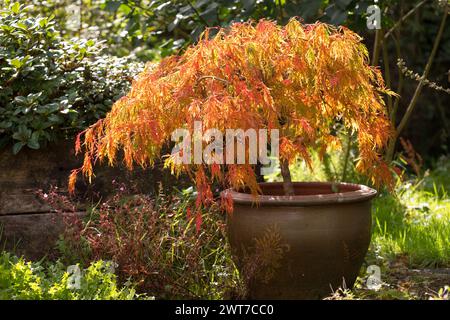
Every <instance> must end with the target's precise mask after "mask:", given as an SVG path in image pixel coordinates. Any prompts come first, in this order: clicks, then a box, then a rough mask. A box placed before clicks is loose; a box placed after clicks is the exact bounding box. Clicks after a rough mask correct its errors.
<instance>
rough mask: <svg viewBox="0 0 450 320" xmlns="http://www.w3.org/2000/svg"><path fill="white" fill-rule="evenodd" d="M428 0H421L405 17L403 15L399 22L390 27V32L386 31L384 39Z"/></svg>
mask: <svg viewBox="0 0 450 320" xmlns="http://www.w3.org/2000/svg"><path fill="white" fill-rule="evenodd" d="M427 1H428V0H423V1H421V2H419V3H418V4H416V6H415V7H414V8H412V9H411V10H409V11H408V12H407V13H406V14H405V15H404V16H403V17H401V18H400V20H398V21H397V23H396V24H394V26H393V27H392V28H390V29H389V30H388V32H386V33H385V34H384V39H387V38H388V37H389V36H390V35H391V33H392V32H393V31H394V30H395V29H397V28H398V27H399V26H400V25H401V24H402V23H403V22H404V21H405V20H406V19H408V18H409V17H410V16H411V15H412V14H413V13H414V12H416V10H417V9H419V8H420V7H421V6H422V5H424V4H425V2H427Z"/></svg>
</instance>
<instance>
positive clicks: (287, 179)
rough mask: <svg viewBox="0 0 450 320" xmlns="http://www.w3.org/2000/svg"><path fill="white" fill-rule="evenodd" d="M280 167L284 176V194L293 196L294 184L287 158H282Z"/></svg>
mask: <svg viewBox="0 0 450 320" xmlns="http://www.w3.org/2000/svg"><path fill="white" fill-rule="evenodd" d="M280 169H281V176H282V177H283V189H284V194H285V195H287V196H293V195H295V193H294V185H293V184H292V179H291V170H290V169H289V161H287V160H285V159H281V160H280Z"/></svg>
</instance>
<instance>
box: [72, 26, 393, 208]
mask: <svg viewBox="0 0 450 320" xmlns="http://www.w3.org/2000/svg"><path fill="white" fill-rule="evenodd" d="M209 33H210V31H206V32H205V33H204V34H203V36H202V37H201V39H200V40H199V42H198V43H197V44H196V45H194V46H191V47H189V48H188V49H187V50H186V51H185V52H184V53H182V54H181V55H174V56H170V57H167V58H165V59H163V60H162V61H161V62H159V63H157V64H153V63H149V64H147V66H146V68H145V70H144V71H143V72H142V73H141V74H140V75H139V77H138V79H137V80H136V81H135V82H134V83H133V85H132V88H131V91H130V92H129V93H128V95H127V96H125V97H123V98H121V99H120V100H118V101H117V102H116V103H115V104H114V106H113V108H112V110H111V111H110V112H109V113H108V114H107V115H106V117H105V118H104V119H101V120H99V121H98V122H97V123H95V124H94V125H92V126H91V127H89V128H88V129H87V130H85V131H83V132H82V133H81V134H80V135H79V136H78V139H77V142H76V151H77V152H82V151H83V152H84V163H83V166H82V168H80V169H76V170H74V171H73V172H72V174H71V177H70V179H69V187H70V189H71V190H73V188H74V185H75V180H76V177H77V174H78V173H80V171H81V173H82V174H84V175H85V176H87V177H89V178H90V177H91V176H93V174H94V173H93V164H94V163H95V162H97V161H107V162H108V163H109V164H110V165H114V164H116V160H117V158H118V154H119V151H120V150H122V151H123V161H124V163H125V164H126V166H127V167H128V168H129V169H132V168H133V165H134V164H137V165H140V166H142V167H146V166H151V165H153V164H154V161H155V160H156V159H157V158H161V157H163V156H165V155H164V154H161V153H162V150H163V146H164V145H166V144H167V143H169V142H170V141H171V134H172V132H173V131H174V130H175V129H178V128H185V129H188V130H190V131H192V130H193V124H194V121H202V123H203V125H204V127H205V128H217V129H219V130H222V131H225V129H229V128H232V129H234V128H236V129H237V128H240V129H243V130H246V129H249V128H255V129H261V128H265V129H278V130H279V137H280V140H279V142H280V163H281V169H282V175H283V178H284V179H285V182H286V186H287V187H286V188H285V191H286V193H287V194H292V186H291V187H289V180H290V174H289V167H288V164H289V163H291V162H293V161H294V160H295V159H298V158H300V159H303V160H305V161H306V162H307V163H308V164H309V165H311V159H310V151H311V150H312V148H315V149H316V150H319V151H320V154H322V155H323V154H324V153H325V152H327V150H329V148H340V147H341V141H340V138H339V136H338V135H336V133H335V132H334V130H333V125H334V124H335V123H336V122H340V123H342V125H343V126H344V127H346V128H347V129H348V130H350V132H352V133H355V134H356V137H357V142H358V149H359V158H358V160H357V165H356V169H357V170H358V171H359V172H362V173H364V174H366V175H367V176H368V177H370V178H371V179H372V181H373V182H374V183H380V182H389V180H390V179H391V174H390V170H389V167H388V165H387V164H386V163H385V162H384V161H383V159H382V156H381V153H382V150H383V148H384V147H385V146H386V144H387V141H388V139H389V137H390V135H391V133H392V128H391V124H390V122H389V119H388V117H387V115H386V110H385V105H384V102H383V98H382V94H383V93H384V94H391V92H390V91H389V90H387V89H386V88H385V86H384V81H383V78H382V76H381V73H380V71H379V70H378V69H377V68H375V67H372V66H370V65H369V62H368V61H369V59H368V52H367V49H366V47H365V46H364V45H363V44H362V42H361V40H362V39H361V37H360V36H358V35H357V34H356V33H354V32H352V31H350V30H349V29H347V28H344V27H339V28H336V27H333V26H330V25H326V24H323V23H316V24H312V25H303V24H301V23H300V22H299V21H297V20H295V19H292V20H291V21H290V22H289V23H287V25H285V26H279V25H277V24H276V23H275V22H272V21H267V20H261V21H259V22H257V23H254V22H247V23H235V24H233V25H231V26H230V27H229V28H227V29H220V30H218V32H217V34H216V35H215V36H214V37H210V34H209ZM81 138H83V139H81ZM206 142H207V141H205V143H206ZM164 159H165V163H166V165H167V166H170V167H171V168H172V170H173V171H174V172H175V173H180V172H184V173H187V174H188V175H189V176H190V177H192V179H193V180H194V181H195V184H196V187H197V191H198V196H197V208H199V207H201V206H202V205H208V204H210V203H211V202H212V201H213V193H212V191H211V185H212V183H214V182H219V183H222V184H223V186H224V187H232V188H234V189H241V188H244V187H245V188H248V189H249V190H250V191H251V193H253V194H255V195H257V194H258V192H259V191H260V190H259V187H258V184H257V180H256V175H255V170H254V165H252V164H249V163H245V164H217V163H215V164H211V165H207V164H205V163H202V164H190V165H186V164H183V165H178V164H175V163H174V162H173V159H172V157H171V156H167V157H165V158H164ZM229 201H230V200H228V199H225V202H224V203H225V204H226V205H227V207H228V208H230V205H231V204H230V203H229Z"/></svg>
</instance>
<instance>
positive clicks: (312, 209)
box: [224, 182, 376, 299]
mask: <svg viewBox="0 0 450 320" xmlns="http://www.w3.org/2000/svg"><path fill="white" fill-rule="evenodd" d="M260 187H261V190H262V195H261V196H259V198H258V202H257V203H255V198H254V196H252V195H251V194H249V193H245V192H236V191H233V190H231V189H228V190H226V191H224V193H226V194H228V195H229V196H231V197H232V199H233V201H234V210H233V213H232V214H230V215H228V218H227V219H228V221H227V230H228V231H227V232H228V237H229V241H230V244H231V249H232V252H233V255H234V259H235V261H236V264H237V266H238V268H239V269H240V270H241V272H244V270H243V269H245V268H246V269H245V270H247V269H249V268H248V265H246V264H248V263H249V261H250V263H251V260H252V256H251V254H254V255H256V256H258V252H253V253H251V252H252V250H253V251H257V250H256V249H255V248H258V246H257V239H260V242H259V243H260V244H261V243H264V239H265V238H264V236H265V235H267V232H269V233H279V234H278V235H277V237H278V239H279V242H280V243H279V245H280V244H281V245H282V247H283V248H285V250H282V254H281V255H279V256H278V257H277V259H279V261H274V264H275V265H276V266H275V267H273V266H267V261H266V267H267V268H273V270H272V271H271V272H270V277H269V278H268V277H267V276H264V277H261V276H256V273H255V275H254V276H252V275H251V274H250V277H252V279H251V281H249V283H248V286H249V288H248V289H249V292H248V294H249V298H251V299H318V298H323V297H325V296H328V295H330V293H331V292H332V289H333V290H336V289H337V288H339V287H342V285H343V283H345V286H346V287H347V288H351V287H352V286H353V284H354V282H355V280H356V277H357V276H358V273H359V270H360V268H361V265H362V263H363V260H364V257H365V255H366V253H367V249H368V247H369V243H370V236H371V199H372V198H373V197H375V195H376V191H375V190H373V189H371V188H369V187H366V186H363V185H357V184H347V183H339V184H332V183H327V182H324V183H322V182H300V183H294V190H295V196H285V195H283V194H284V192H283V184H282V183H261V184H260ZM275 238H276V237H275ZM266 240H267V236H266ZM260 251H261V250H260ZM274 256H275V257H276V256H277V255H274ZM269 257H270V255H269ZM255 263H257V264H258V263H261V266H256V268H258V267H261V268H263V267H264V266H263V265H264V263H262V262H261V260H258V259H256V258H255ZM262 271H264V270H262ZM266 273H267V272H266Z"/></svg>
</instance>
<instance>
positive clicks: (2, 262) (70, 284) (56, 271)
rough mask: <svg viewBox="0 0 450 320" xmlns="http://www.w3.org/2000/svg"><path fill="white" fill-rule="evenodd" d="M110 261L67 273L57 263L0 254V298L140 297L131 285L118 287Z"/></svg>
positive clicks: (125, 298)
mask: <svg viewBox="0 0 450 320" xmlns="http://www.w3.org/2000/svg"><path fill="white" fill-rule="evenodd" d="M111 270H112V269H111V264H110V263H107V262H104V261H101V260H99V261H95V262H92V263H91V264H90V265H89V266H88V267H87V269H85V270H82V269H80V273H79V278H78V279H79V280H77V279H75V277H76V276H77V274H76V273H73V272H68V269H67V266H64V265H63V264H62V263H60V262H55V263H50V262H48V263H43V262H29V261H25V260H24V259H22V258H18V257H16V256H13V255H11V254H10V253H7V252H2V253H0V300H26V299H32V300H93V299H100V300H109V299H115V300H129V299H136V298H138V297H140V296H138V295H136V294H135V291H134V289H133V288H132V286H131V285H128V286H124V287H122V288H119V286H118V284H117V281H116V276H115V274H114V273H113V272H112V271H111ZM69 271H70V270H69Z"/></svg>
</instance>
